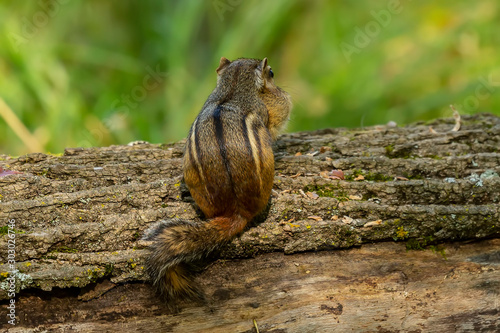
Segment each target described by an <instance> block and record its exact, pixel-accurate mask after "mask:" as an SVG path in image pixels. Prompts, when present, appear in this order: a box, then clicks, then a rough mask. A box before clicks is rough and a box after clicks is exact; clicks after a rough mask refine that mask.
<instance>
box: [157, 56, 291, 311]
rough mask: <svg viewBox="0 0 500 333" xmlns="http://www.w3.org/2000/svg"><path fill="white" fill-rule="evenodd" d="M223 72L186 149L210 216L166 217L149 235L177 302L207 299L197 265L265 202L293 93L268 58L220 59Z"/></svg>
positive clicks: (168, 296) (163, 282)
mask: <svg viewBox="0 0 500 333" xmlns="http://www.w3.org/2000/svg"><path fill="white" fill-rule="evenodd" d="M217 74H218V78H217V87H216V88H215V89H214V91H213V92H212V94H211V95H210V96H209V97H208V99H207V101H206V102H205V105H204V106H203V108H202V111H201V112H200V114H199V115H198V117H197V118H196V120H195V121H194V122H193V125H192V126H191V130H190V132H189V135H188V138H187V141H186V151H185V154H184V181H185V183H186V185H187V186H188V188H189V191H190V193H191V195H192V197H193V199H194V200H195V202H196V204H197V205H198V206H199V208H200V209H201V210H202V211H203V213H204V214H205V217H206V218H207V221H206V222H203V223H194V222H191V221H185V220H171V221H166V222H164V223H162V224H161V225H160V226H159V227H156V228H155V229H154V230H153V232H151V233H150V234H149V235H148V236H147V239H150V240H153V241H154V243H153V245H152V246H151V255H150V257H149V259H148V261H147V271H148V273H149V275H150V278H151V280H152V282H153V284H154V286H155V287H156V288H157V290H158V292H159V293H160V294H161V295H162V296H163V297H164V298H165V300H166V301H167V304H168V305H169V306H170V307H171V308H173V309H175V306H176V302H175V300H177V299H180V298H191V299H199V298H202V293H200V292H199V290H198V288H197V287H196V285H195V283H194V281H193V270H192V268H193V264H194V263H196V262H199V261H203V260H204V259H206V257H207V256H208V255H209V254H210V253H212V252H214V251H215V250H217V249H219V248H220V247H221V246H222V245H224V244H226V243H227V242H229V241H231V240H232V239H233V238H234V237H235V236H236V235H238V234H239V233H241V232H242V231H243V230H244V228H245V227H246V225H247V224H248V222H249V221H251V220H252V218H254V217H255V216H256V215H257V214H258V213H260V212H261V211H262V210H263V209H264V208H265V207H266V205H267V203H268V200H269V197H270V194H271V188H272V185H273V175H274V156H273V152H272V148H271V144H272V139H273V138H274V137H275V134H276V133H277V130H278V128H279V127H281V126H282V125H283V123H284V122H286V120H287V118H288V113H289V111H290V107H291V103H290V98H289V96H288V94H286V93H285V92H284V91H282V90H281V89H280V88H278V87H276V86H274V83H273V80H272V76H270V75H269V66H267V59H264V60H262V61H258V60H253V59H238V60H236V61H234V62H230V61H229V60H227V59H225V58H222V59H221V63H220V65H219V67H218V68H217Z"/></svg>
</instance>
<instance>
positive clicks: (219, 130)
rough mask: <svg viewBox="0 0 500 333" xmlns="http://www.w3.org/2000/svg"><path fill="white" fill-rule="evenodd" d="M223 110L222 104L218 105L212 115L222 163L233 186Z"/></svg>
mask: <svg viewBox="0 0 500 333" xmlns="http://www.w3.org/2000/svg"><path fill="white" fill-rule="evenodd" d="M221 111H222V105H220V104H219V105H217V107H216V108H215V110H214V113H213V115H212V117H213V120H214V126H215V138H216V140H217V144H218V145H219V152H220V156H221V157H222V163H223V164H224V167H225V168H226V172H227V176H228V178H229V182H230V183H231V187H233V184H234V182H233V177H232V176H231V168H230V167H229V160H228V158H227V151H226V140H225V138H224V128H223V126H222V119H221V117H220V113H221Z"/></svg>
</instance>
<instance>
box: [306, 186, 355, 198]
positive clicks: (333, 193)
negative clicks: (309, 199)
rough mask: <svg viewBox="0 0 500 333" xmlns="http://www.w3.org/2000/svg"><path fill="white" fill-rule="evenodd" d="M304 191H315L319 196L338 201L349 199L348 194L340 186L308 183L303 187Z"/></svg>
mask: <svg viewBox="0 0 500 333" xmlns="http://www.w3.org/2000/svg"><path fill="white" fill-rule="evenodd" d="M304 191H306V192H316V194H317V195H319V196H320V197H328V198H335V199H337V200H338V201H349V195H348V194H347V192H346V191H345V190H344V189H343V188H341V187H340V186H329V185H308V186H306V187H305V188H304Z"/></svg>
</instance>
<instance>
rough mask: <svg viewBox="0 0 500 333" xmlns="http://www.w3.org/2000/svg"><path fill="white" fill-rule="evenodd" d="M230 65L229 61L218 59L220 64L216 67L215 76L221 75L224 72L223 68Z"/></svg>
mask: <svg viewBox="0 0 500 333" xmlns="http://www.w3.org/2000/svg"><path fill="white" fill-rule="evenodd" d="M230 63H231V61H229V60H228V59H227V58H224V57H222V58H220V63H219V67H217V69H216V70H215V71H216V72H217V74H219V75H220V74H221V73H222V71H223V70H224V68H226V67H227V66H229V64H230Z"/></svg>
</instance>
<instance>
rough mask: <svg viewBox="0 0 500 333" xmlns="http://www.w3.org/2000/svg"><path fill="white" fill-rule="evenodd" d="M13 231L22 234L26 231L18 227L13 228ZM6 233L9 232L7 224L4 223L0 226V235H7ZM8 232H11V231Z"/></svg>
mask: <svg viewBox="0 0 500 333" xmlns="http://www.w3.org/2000/svg"><path fill="white" fill-rule="evenodd" d="M13 231H14V233H15V234H24V233H26V232H25V231H23V230H18V229H14V230H13ZM8 233H9V226H8V225H4V226H2V227H0V236H3V235H7V234H8ZM10 233H11V234H12V231H11V232H10Z"/></svg>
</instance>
